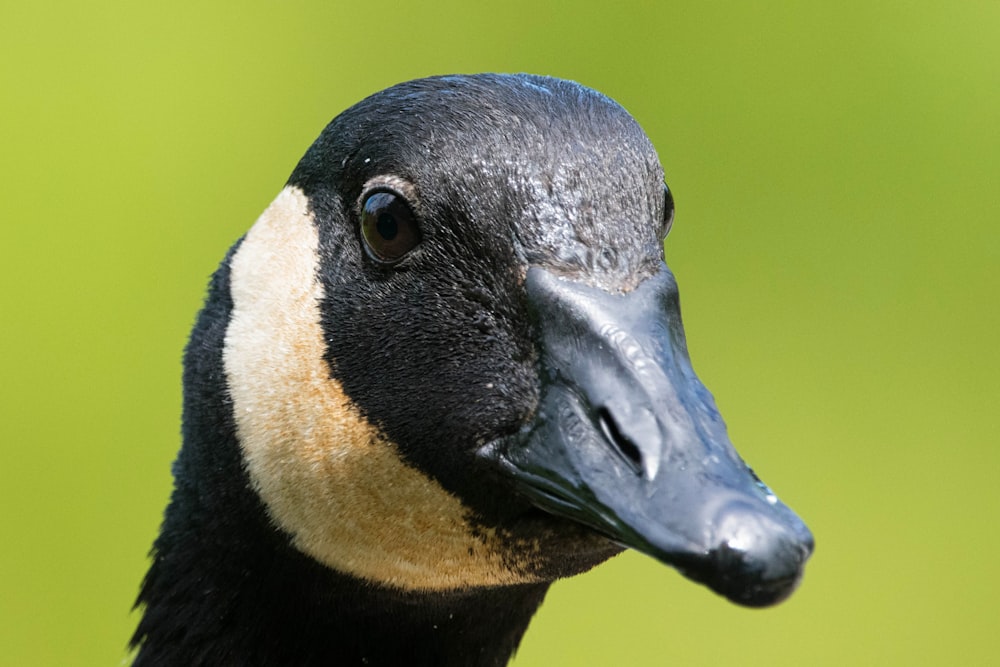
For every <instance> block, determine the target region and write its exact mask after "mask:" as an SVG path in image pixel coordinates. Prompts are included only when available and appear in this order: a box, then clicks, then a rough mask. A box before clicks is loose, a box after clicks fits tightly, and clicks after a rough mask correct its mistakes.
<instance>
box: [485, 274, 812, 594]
mask: <svg viewBox="0 0 1000 667" xmlns="http://www.w3.org/2000/svg"><path fill="white" fill-rule="evenodd" d="M527 291H528V300H529V302H530V307H531V309H532V310H533V312H534V316H535V325H536V331H537V334H538V336H539V342H540V346H541V350H542V359H541V367H542V373H543V390H542V396H541V399H540V404H539V406H538V411H537V414H536V417H535V419H534V420H533V421H532V422H531V423H530V424H528V425H527V426H526V427H525V428H524V429H522V431H521V432H520V433H518V434H517V435H515V436H513V437H511V438H508V439H507V440H504V441H502V442H501V443H499V444H498V445H497V446H495V447H493V448H492V449H491V450H490V451H488V452H484V455H485V456H488V457H490V458H493V459H494V461H495V462H496V463H498V464H499V465H500V466H501V467H502V468H503V469H504V470H505V471H506V473H507V474H509V475H511V476H513V477H514V478H515V480H516V481H517V485H518V489H519V491H520V492H521V493H522V494H523V495H525V496H526V497H527V498H528V499H529V500H530V501H531V502H532V503H534V504H535V505H536V506H538V507H539V508H541V509H543V510H546V511H548V512H550V513H552V514H555V515H559V516H562V517H566V518H569V519H573V520H575V521H578V522H580V523H583V524H585V525H587V526H590V527H591V528H593V529H594V530H596V531H599V532H601V533H603V534H605V535H606V536H607V537H609V538H610V539H612V540H614V541H616V542H618V543H620V544H622V545H624V546H627V547H631V548H634V549H637V550H639V551H641V552H643V553H646V554H648V555H650V556H653V557H654V558H657V559H659V560H661V561H663V562H665V563H668V564H670V565H672V566H674V567H676V568H677V569H678V570H679V571H680V572H682V573H683V574H684V575H686V576H688V577H689V578H691V579H693V580H695V581H698V582H701V583H704V584H706V585H707V586H709V587H710V588H711V589H713V590H715V591H716V592H718V593H720V594H722V595H724V596H726V597H727V598H729V599H730V600H732V601H733V602H736V603H739V604H743V605H748V606H765V605H770V604H774V603H776V602H778V601H780V600H782V599H784V598H785V597H787V596H788V595H789V594H791V592H792V591H793V590H794V589H795V587H796V585H797V584H798V582H799V580H800V578H801V576H802V571H803V568H804V566H805V562H806V560H807V559H808V558H809V555H810V554H811V553H812V550H813V538H812V535H811V533H810V532H809V529H808V528H807V527H806V526H805V524H804V523H803V522H802V521H801V520H800V519H799V518H798V517H797V516H796V515H795V514H794V513H793V512H792V510H791V509H789V508H788V507H787V506H786V505H785V504H783V503H782V502H781V501H779V500H778V499H777V497H776V496H775V495H774V494H773V493H772V492H771V491H770V489H768V487H767V486H765V485H764V484H763V482H761V481H760V480H759V479H758V478H757V476H756V475H755V474H754V473H753V471H752V470H751V469H750V468H749V467H748V466H747V465H746V464H745V463H744V462H743V460H742V459H741V458H740V457H739V455H738V454H737V453H736V450H735V449H734V448H733V446H732V444H731V443H730V442H729V437H728V435H727V434H726V427H725V424H724V423H723V421H722V418H721V417H720V416H719V413H718V410H717V409H716V407H715V402H714V400H713V399H712V396H711V394H710V393H709V392H708V390H707V389H706V388H705V387H704V385H702V384H701V382H700V381H699V380H698V378H697V377H696V376H695V374H694V371H693V369H692V367H691V362H690V359H689V358H688V353H687V346H686V343H685V340H684V331H683V327H682V325H681V319H680V308H679V305H678V294H677V285H676V282H675V281H674V277H673V275H672V274H671V273H670V271H669V270H668V269H667V267H666V266H665V265H663V266H662V268H661V269H660V271H659V272H658V273H657V274H656V275H655V276H653V277H651V278H648V279H646V280H645V281H643V282H642V283H641V284H640V285H639V286H638V287H636V288H635V289H634V290H632V291H631V292H628V293H626V294H610V293H607V292H604V291H602V290H600V289H596V288H593V287H589V286H586V285H582V284H579V283H575V282H572V281H569V280H564V279H561V278H559V277H557V276H555V275H554V274H552V273H549V272H548V271H546V270H544V269H541V268H537V267H533V268H531V269H530V270H529V272H528V276H527Z"/></svg>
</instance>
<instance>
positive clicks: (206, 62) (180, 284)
mask: <svg viewBox="0 0 1000 667" xmlns="http://www.w3.org/2000/svg"><path fill="white" fill-rule="evenodd" d="M484 70H495V71H529V72H537V73H545V74H551V75H555V76H561V77H566V78H572V79H576V80H578V81H580V82H582V83H584V84H587V85H589V86H592V87H594V88H597V89H599V90H601V91H603V92H605V93H607V94H609V95H611V96H612V97H614V98H616V99H617V100H619V101H620V102H621V103H622V104H623V105H624V106H625V107H626V108H628V109H629V110H630V111H631V112H632V113H633V114H634V115H635V116H636V118H638V120H639V122H640V123H641V124H642V125H643V126H644V127H645V128H646V130H647V131H648V133H649V134H650V136H651V137H652V140H653V142H654V144H655V145H656V146H657V148H658V150H659V152H660V156H661V159H662V161H663V163H664V166H665V168H666V172H667V177H668V182H669V183H670V186H671V188H672V189H673V191H674V192H675V196H676V199H677V211H678V213H677V219H676V223H675V226H674V231H673V233H672V234H671V236H670V239H669V241H668V243H667V257H668V261H669V262H670V264H671V266H672V268H673V269H674V271H675V272H676V273H677V275H678V278H679V281H680V285H681V294H682V299H683V305H684V316H685V323H686V326H687V332H688V338H689V342H690V346H691V352H692V356H693V359H694V362H695V366H696V368H697V369H698V371H699V373H700V375H701V377H702V379H703V380H704V381H705V383H706V384H707V385H708V386H709V388H710V389H712V390H713V392H714V393H715V395H716V398H717V399H718V402H719V405H720V408H721V410H722V412H723V414H724V415H725V417H726V419H727V422H728V423H729V426H730V432H731V435H732V437H733V440H734V442H735V443H736V444H737V447H738V448H739V449H740V451H741V453H742V454H743V455H744V457H745V458H747V460H748V461H749V462H750V463H751V464H752V465H753V466H754V467H755V468H756V469H757V471H758V472H759V473H760V474H761V475H762V477H763V478H764V479H765V480H766V481H767V482H768V483H769V484H770V485H771V486H772V487H773V488H774V489H775V490H776V491H777V492H778V494H779V495H780V496H781V497H782V498H783V499H784V500H785V501H786V502H788V503H789V504H790V505H791V506H792V507H793V508H795V509H796V510H797V511H798V512H799V513H800V514H801V515H802V516H803V517H804V518H805V519H806V520H807V522H808V523H809V525H810V526H811V528H812V529H813V531H814V533H815V535H816V539H817V551H816V554H815V556H814V558H813V560H812V561H811V563H810V565H809V567H808V569H807V572H806V578H805V581H804V583H803V585H802V587H801V588H800V590H799V591H798V592H797V593H796V595H795V596H793V597H792V599H791V600H789V601H788V602H787V603H785V604H783V605H781V606H779V607H777V608H774V609H770V610H765V611H756V610H746V609H741V608H737V607H735V606H733V605H731V604H729V603H728V602H725V601H724V600H723V599H722V598H719V597H717V596H716V595H714V594H712V593H710V592H708V591H707V590H706V589H704V588H702V587H700V586H696V585H694V584H691V583H690V582H688V581H687V580H685V579H683V578H681V577H680V576H679V575H677V574H676V573H674V572H673V571H672V570H670V569H668V568H666V567H663V566H660V565H658V564H656V563H655V562H653V561H651V560H650V559H647V558H644V557H641V556H639V555H636V554H631V553H630V554H626V555H624V556H622V557H619V558H617V559H615V560H613V561H612V562H610V563H608V564H606V565H604V566H602V567H600V568H598V569H597V570H595V571H594V572H592V573H589V574H586V575H584V576H581V577H578V578H576V579H573V580H570V581H565V582H561V583H559V584H557V585H555V586H554V587H553V588H552V591H551V593H550V594H549V598H548V600H547V602H546V603H545V605H544V606H543V607H542V609H541V611H540V612H539V614H538V616H537V617H536V620H535V622H534V623H533V625H532V627H531V629H530V630H529V632H528V634H527V636H526V639H525V641H524V643H523V644H522V647H521V650H520V653H519V655H518V657H517V659H516V660H515V665H516V666H517V667H528V666H530V665H627V664H661V663H662V664H667V665H701V664H704V665H716V664H741V665H766V666H768V667H776V666H778V665H805V664H812V665H818V664H828V665H846V664H872V665H875V664H878V665H885V664H895V665H913V664H929V665H941V664H987V663H990V662H993V661H995V660H996V657H995V655H994V652H995V650H996V647H997V637H996V634H997V631H998V630H1000V624H998V618H1000V616H998V612H997V599H998V594H1000V576H998V574H997V566H996V564H995V561H996V560H997V556H996V553H997V549H998V547H1000V538H998V531H997V529H996V528H995V524H996V523H997V521H998V520H1000V519H998V517H1000V490H998V484H997V480H998V472H1000V465H998V464H1000V453H998V451H997V424H998V413H1000V410H998V407H1000V406H998V398H1000V390H998V386H1000V380H998V378H1000V346H998V345H997V338H998V336H997V330H998V327H1000V314H998V305H997V301H998V292H1000V289H998V288H1000V271H998V269H1000V261H998V260H1000V232H998V229H997V228H998V223H1000V220H998V217H1000V216H998V212H1000V195H998V193H1000V3H997V2H971V1H970V2H956V3H939V2H878V3H873V2H836V3H834V2H829V3H798V2H795V3H793V2H789V3H753V2H740V3H672V2H662V3H657V2H620V3H598V2H591V3H588V2H574V3H569V2H567V3H565V4H560V3H539V2H527V1H526V2H519V3H507V4H504V5H497V6H494V5H491V4H489V3H484V4H483V5H482V6H477V5H476V3H470V2H467V1H466V0H461V1H455V2H443V3H437V4H434V5H429V4H423V3H411V4H405V5H404V4H400V5H393V4H391V3H386V2H382V3H374V2H368V3H361V2H355V3H351V4H341V3H336V2H309V3H305V2H284V3H277V2H274V3H259V2H258V3H253V4H247V3H235V2H234V3H224V4H223V3H214V2H211V3H204V2H197V3H196V2H189V1H183V2H158V3H125V2H117V3H116V2H109V1H106V0H98V1H96V2H88V3H60V2H50V3H26V2H21V3H13V2H10V3H6V4H5V6H4V9H3V12H2V18H0V90H2V93H0V164H2V167H0V168H2V171H0V183H2V196H0V224H2V226H0V278H2V282H0V285H2V287H0V299H2V301H0V313H2V315H0V322H2V329H0V336H2V338H0V343H2V355H0V364H2V366H0V406H2V407H0V410H2V419H0V447H2V461H0V494H2V496H0V520H2V524H0V529H2V533H0V535H2V538H0V539H2V546H0V577H2V579H0V586H2V589H0V663H2V664H5V665H70V664H76V665H115V664H120V662H121V661H122V660H123V658H124V656H125V651H124V646H125V643H126V641H127V639H128V636H129V633H130V632H131V629H132V628H133V626H134V624H135V621H136V616H135V615H134V614H130V611H129V609H130V606H131V604H132V601H133V599H134V595H135V593H136V590H137V587H138V584H139V581H140V579H141V577H142V575H143V573H144V571H145V568H146V566H147V559H146V553H147V550H148V548H149V545H150V543H151V541H152V539H153V537H154V536H155V534H156V531H157V527H158V523H159V518H160V513H161V511H162V508H163V506H164V504H165V502H166V500H167V497H168V493H169V490H170V485H171V480H170V473H169V466H170V462H171V460H172V459H173V457H174V454H175V451H176V449H177V447H178V445H179V436H178V430H179V423H178V416H179V411H180V381H179V373H180V361H179V360H180V353H181V349H182V346H183V345H184V341H185V338H186V335H187V332H188V329H189V328H190V326H191V324H192V322H193V318H194V316H195V313H196V311H197V309H198V307H199V304H200V301H201V298H202V295H203V293H204V288H205V285H206V282H207V279H208V276H209V274H210V273H211V272H212V271H213V270H214V268H215V266H216V264H217V262H218V261H219V260H220V259H221V257H222V255H223V253H224V252H225V250H226V249H227V247H228V246H229V245H230V243H232V241H234V240H235V239H236V238H237V237H238V236H239V235H240V234H241V233H242V232H243V231H244V230H245V229H247V228H248V227H249V225H250V224H251V223H252V222H253V220H254V219H255V217H256V216H257V215H258V214H259V213H260V211H262V210H263V209H264V207H265V206H266V205H267V204H268V202H269V201H270V200H271V198H272V197H273V196H274V195H275V194H276V193H277V192H278V191H279V189H280V188H281V186H282V184H283V183H284V180H285V179H286V178H287V176H288V174H289V173H290V172H291V169H292V168H293V166H294V165H295V163H296V161H297V160H298V158H299V157H300V156H301V154H302V153H303V151H304V150H305V149H306V147H307V146H308V145H309V143H310V142H311V141H312V140H313V138H315V136H316V135H317V134H318V133H319V131H320V130H321V129H322V127H323V126H324V125H325V124H326V122H327V121H329V120H330V119H331V118H332V117H333V116H334V115H335V114H336V113H338V112H339V111H341V110H342V109H344V108H346V107H347V106H349V105H350V104H352V103H354V102H355V101H357V100H359V99H360V98H361V97H363V96H365V95H367V94H369V93H371V92H374V91H376V90H379V89H381V88H384V87H386V86H388V85H391V84H393V83H396V82H399V81H402V80H405V79H409V78H414V77H418V76H423V75H429V74H436V73H448V72H470V71H484ZM991 658H992V659H991Z"/></svg>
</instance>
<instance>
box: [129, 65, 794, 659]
mask: <svg viewBox="0 0 1000 667" xmlns="http://www.w3.org/2000/svg"><path fill="white" fill-rule="evenodd" d="M673 217H674V204H673V195H672V193H671V191H670V190H669V188H668V187H667V186H666V185H665V181H664V174H663V169H662V167H661V165H660V161H659V159H658V157H657V153H656V151H655V150H654V148H653V145H652V143H651V142H650V140H649V139H648V137H647V136H646V134H645V133H644V132H643V130H642V129H641V128H640V127H639V125H638V124H637V122H636V121H635V120H634V119H633V118H632V117H631V116H630V115H629V114H628V112H626V111H625V110H624V109H623V108H622V107H621V106H620V105H618V104H617V103H616V102H614V101H612V100H611V99H609V98H608V97H606V96H604V95H602V94H600V93H598V92H595V91H593V90H591V89H588V88H586V87H584V86H582V85H580V84H577V83H574V82H570V81H564V80H559V79H555V78H548V77H543V76H535V75H523V74H522V75H501V74H481V75H462V76H458V75H456V76H440V77H432V78H425V79H420V80H415V81H410V82H406V83H402V84H399V85H396V86H393V87H391V88H388V89H386V90H383V91H382V92H379V93H376V94H374V95H372V96H370V97H368V98H367V99H364V100H363V101H361V102H359V103H358V104H356V105H355V106H353V107H351V108H349V109H348V110H346V111H344V112H343V113H341V114H340V115H339V116H337V117H336V118H335V119H334V120H333V121H332V122H331V123H330V124H329V125H328V126H327V127H326V128H325V129H324V130H323V132H322V133H321V134H320V136H319V138H318V139H317V140H316V141H315V143H313V144H312V146H311V147H310V148H309V149H308V151H307V152H306V153H305V155H304V157H303V158H302V159H301V161H300V162H299V163H298V165H297V166H296V167H295V169H294V171H293V172H292V174H291V177H290V178H289V180H288V182H287V184H286V185H285V186H284V188H283V189H282V190H281V191H280V193H279V194H278V195H277V197H276V199H274V201H273V203H271V204H270V206H269V207H268V208H267V209H266V210H265V211H264V212H263V214H262V215H261V216H260V218H259V219H258V220H257V221H256V223H255V224H254V225H253V226H252V227H251V229H250V230H249V231H248V232H247V233H246V234H245V235H244V236H243V237H242V238H241V239H239V240H238V241H237V242H236V244H235V245H234V246H233V247H232V248H231V249H230V250H229V252H228V253H227V254H226V256H225V258H224V259H223V260H222V263H221V264H220V266H219V267H218V270H217V271H216V272H215V274H214V275H213V277H212V279H211V281H210V284H209V287H208V293H207V297H206V299H205V303H204V306H203V308H202V310H201V312H200V314H199V316H198V318H197V321H196V323H195V326H194V329H193V331H192V333H191V337H190V341H189V343H188V344H187V347H186V349H185V353H184V371H183V385H184V404H183V418H182V435H183V444H182V446H181V449H180V452H179V454H178V456H177V459H176V461H175V463H174V465H173V469H172V471H173V476H174V489H173V492H172V495H171V498H170V501H169V504H168V506H167V508H166V510H165V513H164V518H163V523H162V526H161V530H160V533H159V536H158V537H157V539H156V541H155V543H154V545H153V550H152V562H151V566H150V568H149V571H148V573H147V575H146V577H145V579H144V581H143V583H142V586H141V590H140V593H139V596H138V600H137V603H136V604H137V606H139V607H141V609H142V612H141V618H140V620H139V622H138V626H137V629H136V631H135V634H134V636H133V638H132V640H131V645H132V647H133V652H134V653H133V655H134V664H135V665H138V666H148V665H463V666H469V665H503V664H506V663H507V661H508V660H509V659H510V658H511V656H512V654H513V653H514V651H515V650H516V648H517V646H518V643H519V641H520V640H521V637H522V635H523V634H524V632H525V630H526V628H527V626H528V624H529V621H530V620H531V617H532V615H533V614H534V613H535V611H536V610H537V608H538V607H539V605H540V604H541V602H542V599H543V598H544V596H545V593H546V591H547V589H548V587H549V586H550V584H551V583H552V582H553V581H554V580H556V579H559V578H562V577H568V576H572V575H575V574H578V573H581V572H584V571H586V570H588V569H590V568H592V567H594V566H595V565H597V564H599V563H601V562H603V561H605V560H607V559H608V558H610V557H612V556H614V555H616V554H618V553H619V552H621V551H622V550H624V549H626V548H632V549H636V550H638V551H640V552H642V553H645V554H648V555H649V556H652V557H653V558H655V559H658V560H659V561H661V562H663V563H665V564H667V565H669V566H672V567H674V568H676V569H677V570H679V571H680V572H681V573H682V574H683V575H685V576H686V577H688V578H690V579H692V580H694V581H695V582H699V583H701V584H704V585H706V586H707V587H709V588H710V589H712V590H713V591H715V592H717V593H719V594H721V595H722V596H724V597H726V598H728V599H729V600H731V601H733V602H735V603H737V604H740V605H745V606H751V607H762V606H767V605H771V604H774V603H776V602H778V601H780V600H782V599H784V598H786V597H787V596H788V595H789V594H790V593H791V592H792V591H793V590H794V589H795V588H796V586H797V585H798V583H799V581H800V579H801V577H802V573H803V568H804V565H805V562H806V560H807V559H808V557H809V555H810V554H811V552H812V550H813V538H812V535H811V533H810V532H809V530H808V529H807V528H806V526H805V524H804V523H803V522H802V521H801V520H800V519H799V518H798V516H796V515H795V514H794V513H793V512H792V510H791V509H789V508H788V507H787V506H786V505H785V504H784V503H782V502H781V501H779V500H778V499H777V497H776V496H775V495H774V494H773V493H772V492H771V490H770V489H769V488H768V487H767V486H765V485H764V484H763V482H761V480H760V479H758V477H757V476H756V475H755V474H754V472H753V471H752V470H751V469H750V468H749V467H748V466H747V464H746V463H744V461H743V460H742V459H741V458H740V456H739V455H738V454H737V453H736V451H735V449H734V448H733V446H732V444H731V443H730V441H729V438H728V436H727V434H726V427H725V425H724V423H723V421H722V419H721V417H720V415H719V412H718V410H717V409H716V406H715V403H714V400H713V398H712V396H711V394H710V393H709V392H708V390H707V389H706V388H705V387H704V386H703V385H702V384H701V382H700V381H699V380H698V378H697V377H696V375H695V374H694V371H693V370H692V366H691V362H690V359H689V356H688V353H687V348H686V343H685V338H684V332H683V328H682V324H681V318H680V310H679V302H678V291H677V284H676V281H675V279H674V276H673V274H672V273H671V272H670V270H669V269H668V268H667V266H666V264H665V262H664V252H663V240H664V237H665V236H666V234H667V232H668V231H669V230H670V227H671V225H672V222H673Z"/></svg>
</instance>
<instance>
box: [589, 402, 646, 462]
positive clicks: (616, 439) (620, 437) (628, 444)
mask: <svg viewBox="0 0 1000 667" xmlns="http://www.w3.org/2000/svg"><path fill="white" fill-rule="evenodd" d="M597 423H598V424H599V425H600V427H601V431H602V432H603V433H604V437H606V438H607V439H608V441H610V442H611V443H612V444H613V445H614V446H615V448H616V449H617V450H618V453H619V454H621V455H622V457H623V458H624V459H625V461H626V462H627V463H628V464H629V465H630V466H632V468H634V469H635V471H636V472H637V473H641V472H642V452H641V451H640V450H639V447H638V445H636V444H635V443H634V442H632V440H631V439H629V437H628V436H626V435H625V434H624V433H622V432H621V429H620V428H619V427H618V424H617V422H615V418H614V417H612V416H611V411H610V410H608V409H607V408H606V407H604V406H601V407H600V408H598V409H597Z"/></svg>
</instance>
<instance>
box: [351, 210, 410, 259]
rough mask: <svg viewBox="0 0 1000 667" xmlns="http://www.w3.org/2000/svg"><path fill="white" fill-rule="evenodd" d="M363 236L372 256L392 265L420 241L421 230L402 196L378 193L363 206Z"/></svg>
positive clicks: (366, 247)
mask: <svg viewBox="0 0 1000 667" xmlns="http://www.w3.org/2000/svg"><path fill="white" fill-rule="evenodd" d="M361 237H362V238H363V239H364V242H365V249H366V250H367V251H368V253H369V255H371V257H372V259H374V260H375V261H377V262H381V263H383V264H393V263H395V262H398V261H399V260H400V259H402V258H403V255H405V254H406V253H408V252H410V251H411V250H413V248H414V247H415V246H416V245H417V244H418V243H420V230H418V229H417V223H416V221H414V219H413V212H412V211H411V210H410V207H409V206H408V205H407V204H406V201H405V200H404V199H403V198H402V197H400V196H399V195H396V194H393V193H391V192H376V193H374V194H371V195H369V196H368V198H367V199H365V202H364V204H363V205H362V206H361Z"/></svg>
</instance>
